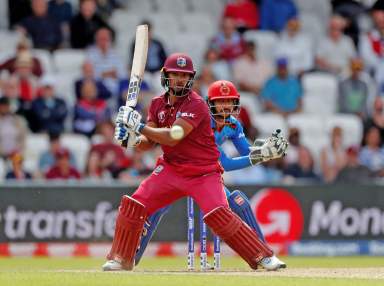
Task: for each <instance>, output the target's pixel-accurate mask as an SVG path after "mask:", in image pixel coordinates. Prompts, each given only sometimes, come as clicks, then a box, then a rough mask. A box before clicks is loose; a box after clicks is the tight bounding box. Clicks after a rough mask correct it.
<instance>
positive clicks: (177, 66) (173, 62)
mask: <svg viewBox="0 0 384 286" xmlns="http://www.w3.org/2000/svg"><path fill="white" fill-rule="evenodd" d="M169 72H183V73H188V74H190V75H191V78H190V80H189V81H188V83H187V84H186V85H185V86H184V87H183V89H182V91H181V92H179V93H176V92H175V94H176V95H178V96H183V95H186V94H187V93H188V92H189V91H190V89H191V88H192V84H193V79H194V77H195V73H196V71H195V70H194V69H193V62H192V59H191V57H189V56H188V55H186V54H183V53H175V54H171V55H170V56H169V57H168V58H167V59H166V60H165V63H164V66H163V68H162V69H161V85H162V86H163V87H164V88H165V90H166V91H169V89H170V86H169V76H168V73H169Z"/></svg>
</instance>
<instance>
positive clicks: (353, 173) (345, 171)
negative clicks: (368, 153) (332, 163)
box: [335, 146, 374, 184]
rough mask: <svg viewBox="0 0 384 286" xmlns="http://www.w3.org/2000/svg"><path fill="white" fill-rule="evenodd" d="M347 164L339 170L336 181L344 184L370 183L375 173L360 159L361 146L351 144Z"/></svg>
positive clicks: (347, 152) (347, 154)
mask: <svg viewBox="0 0 384 286" xmlns="http://www.w3.org/2000/svg"><path fill="white" fill-rule="evenodd" d="M345 156H346V164H345V166H344V167H343V168H342V169H341V170H340V171H339V173H338V175H337V177H336V180H335V182H336V183H343V184H353V183H359V184H361V183H363V182H365V183H370V182H372V178H373V177H374V173H373V172H372V171H371V170H369V168H368V167H367V166H364V165H362V164H361V163H360V161H359V147H358V146H350V147H348V148H347V150H346V155H345Z"/></svg>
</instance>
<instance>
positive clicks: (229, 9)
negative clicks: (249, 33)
mask: <svg viewBox="0 0 384 286" xmlns="http://www.w3.org/2000/svg"><path fill="white" fill-rule="evenodd" d="M224 17H229V18H232V19H233V20H234V21H235V25H236V28H237V30H238V31H239V32H240V33H243V32H244V31H246V30H249V29H257V28H258V27H259V8H258V6H257V5H256V3H255V2H254V1H251V0H233V1H230V2H228V3H227V5H225V7H224Z"/></svg>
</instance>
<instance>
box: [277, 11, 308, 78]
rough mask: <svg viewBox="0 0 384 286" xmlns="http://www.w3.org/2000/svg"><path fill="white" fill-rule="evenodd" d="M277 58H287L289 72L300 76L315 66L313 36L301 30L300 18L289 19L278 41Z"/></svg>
mask: <svg viewBox="0 0 384 286" xmlns="http://www.w3.org/2000/svg"><path fill="white" fill-rule="evenodd" d="M275 56H276V58H282V57H284V58H287V59H288V61H289V72H290V73H291V74H294V75H297V76H300V75H302V74H303V73H304V72H308V71H310V70H312V69H313V67H314V53H313V46H312V42H311V38H310V37H308V36H307V35H305V34H304V33H302V32H301V24H300V21H299V19H298V18H296V17H293V18H291V19H289V20H288V22H287V25H286V27H285V30H284V32H282V33H281V35H280V38H279V40H278V41H277V43H276V51H275Z"/></svg>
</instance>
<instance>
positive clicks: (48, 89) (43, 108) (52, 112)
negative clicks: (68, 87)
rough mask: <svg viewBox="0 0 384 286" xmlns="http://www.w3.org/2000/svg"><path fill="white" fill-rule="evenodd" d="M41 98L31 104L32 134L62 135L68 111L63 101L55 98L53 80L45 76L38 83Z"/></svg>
mask: <svg viewBox="0 0 384 286" xmlns="http://www.w3.org/2000/svg"><path fill="white" fill-rule="evenodd" d="M40 86H41V96H40V97H38V98H36V99H35V100H34V101H33V102H32V112H33V116H34V118H35V120H34V122H33V124H31V127H32V131H34V132H48V133H50V132H52V133H62V132H63V131H64V121H65V118H66V117H67V114H68V110H67V105H66V103H65V101H64V100H63V99H61V98H58V97H56V91H55V79H54V78H53V77H52V76H49V75H46V76H44V78H43V79H42V80H41V82H40Z"/></svg>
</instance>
